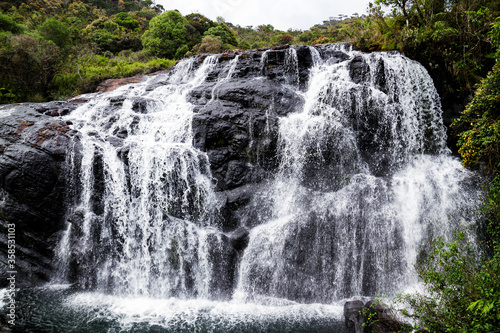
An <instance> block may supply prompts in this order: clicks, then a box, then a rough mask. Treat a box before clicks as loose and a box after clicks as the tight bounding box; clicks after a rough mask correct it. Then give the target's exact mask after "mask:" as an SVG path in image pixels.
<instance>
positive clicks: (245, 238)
mask: <svg viewBox="0 0 500 333" xmlns="http://www.w3.org/2000/svg"><path fill="white" fill-rule="evenodd" d="M229 241H230V243H231V245H232V247H233V248H234V249H235V250H236V251H243V250H244V249H245V248H246V247H247V245H248V242H249V241H250V233H249V231H248V229H247V228H245V227H239V228H238V229H236V230H235V231H233V232H232V233H231V236H230V238H229Z"/></svg>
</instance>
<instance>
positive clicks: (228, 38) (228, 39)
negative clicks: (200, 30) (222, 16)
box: [205, 23, 238, 46]
mask: <svg viewBox="0 0 500 333" xmlns="http://www.w3.org/2000/svg"><path fill="white" fill-rule="evenodd" d="M205 36H210V37H213V38H220V40H221V41H222V43H223V44H229V45H233V46H238V40H237V39H236V36H235V35H234V32H233V31H232V30H231V29H229V27H228V26H227V25H225V24H224V23H222V24H220V25H218V26H216V27H213V28H210V29H208V30H207V31H206V32H205Z"/></svg>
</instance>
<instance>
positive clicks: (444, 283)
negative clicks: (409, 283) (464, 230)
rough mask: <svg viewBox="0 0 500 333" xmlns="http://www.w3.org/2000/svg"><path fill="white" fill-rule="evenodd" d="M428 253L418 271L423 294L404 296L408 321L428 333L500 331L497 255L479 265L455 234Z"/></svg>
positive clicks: (471, 248) (499, 262)
mask: <svg viewBox="0 0 500 333" xmlns="http://www.w3.org/2000/svg"><path fill="white" fill-rule="evenodd" d="M431 245H432V250H431V251H430V253H429V254H428V256H427V257H426V258H425V259H424V260H422V261H421V262H420V263H419V265H418V266H417V271H418V273H419V276H420V278H421V279H422V281H423V283H424V285H425V287H426V291H427V293H425V294H418V295H404V296H401V297H400V298H399V301H401V302H402V303H404V304H405V305H409V306H410V309H411V311H407V310H406V311H404V312H403V314H404V315H405V316H406V317H409V318H412V319H413V320H414V325H413V328H414V329H425V330H427V331H428V332H456V333H483V332H489V331H493V330H495V329H498V328H500V306H498V305H499V304H500V303H499V302H500V252H499V251H497V252H496V253H495V256H494V257H493V258H491V259H489V260H480V259H479V258H480V257H478V256H477V250H476V249H475V247H474V246H473V245H472V244H470V243H469V242H467V241H466V239H465V236H464V234H458V235H457V237H456V239H455V241H453V242H452V243H449V244H445V242H443V240H442V239H438V240H435V241H433V243H432V244H431Z"/></svg>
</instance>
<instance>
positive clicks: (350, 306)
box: [344, 301, 365, 333]
mask: <svg viewBox="0 0 500 333" xmlns="http://www.w3.org/2000/svg"><path fill="white" fill-rule="evenodd" d="M363 309H364V304H363V302H362V301H348V302H346V303H345V304H344V318H345V326H346V328H347V332H348V333H363V332H364V327H363V323H364V322H365V319H364V317H363V315H362V313H361V312H362V310H363Z"/></svg>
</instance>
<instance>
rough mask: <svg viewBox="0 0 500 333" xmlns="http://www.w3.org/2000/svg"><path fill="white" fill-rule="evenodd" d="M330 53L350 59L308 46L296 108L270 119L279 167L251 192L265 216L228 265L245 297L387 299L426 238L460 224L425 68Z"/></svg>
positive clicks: (463, 202)
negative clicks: (237, 259)
mask: <svg viewBox="0 0 500 333" xmlns="http://www.w3.org/2000/svg"><path fill="white" fill-rule="evenodd" d="M329 51H330V52H343V53H345V54H347V55H348V57H349V59H350V61H344V62H340V63H338V62H332V61H330V60H331V59H326V61H325V62H323V61H320V59H319V53H318V52H317V50H315V49H313V50H312V55H313V60H314V66H313V68H312V70H311V74H310V80H309V87H308V89H307V91H306V92H305V93H304V94H303V96H304V99H305V103H304V107H303V109H302V110H300V111H298V112H296V113H293V114H290V115H289V116H288V117H284V118H282V119H281V121H280V127H279V136H280V143H281V144H280V147H281V151H280V153H281V163H280V166H279V169H278V172H277V176H276V178H275V180H274V181H273V183H272V185H271V186H269V187H268V188H267V189H266V190H264V191H262V192H261V193H260V194H259V195H258V197H259V196H260V197H263V198H266V200H265V201H259V204H258V205H266V203H268V202H270V204H268V205H270V208H269V210H270V211H271V213H270V214H269V216H267V218H264V219H263V220H262V221H261V223H262V224H260V225H258V226H257V227H255V228H253V229H252V230H251V232H250V242H249V245H248V247H247V248H246V250H245V253H244V256H243V259H242V261H241V264H240V268H239V280H238V287H237V290H236V293H235V295H237V296H238V297H240V298H241V297H243V299H245V300H250V301H256V302H267V300H268V299H270V298H271V299H289V300H294V301H299V302H306V303H307V302H326V303H329V302H333V301H335V300H339V299H344V298H349V297H352V296H355V295H357V296H363V295H366V296H368V295H370V296H374V295H376V294H377V293H381V292H383V293H385V294H387V295H393V294H395V293H396V292H398V291H401V290H403V289H405V288H406V287H408V286H411V285H413V284H415V283H416V282H417V277H416V273H415V272H414V269H413V267H414V265H415V264H416V260H417V257H418V255H419V254H420V251H421V250H422V248H421V246H423V245H424V244H425V242H426V241H428V240H429V239H430V237H433V236H438V235H440V236H449V235H451V234H452V231H453V230H454V229H455V228H457V227H459V226H460V227H461V228H466V227H467V222H465V221H466V218H467V215H466V213H465V212H466V211H467V209H470V208H471V207H473V206H474V204H473V203H472V202H473V201H474V200H473V199H471V196H470V193H468V192H466V190H464V186H466V185H464V184H463V183H464V182H465V181H466V179H468V178H469V177H470V175H469V173H468V172H467V171H465V170H464V169H463V168H462V167H461V166H460V164H459V162H458V161H457V160H455V159H454V158H452V157H451V156H450V155H449V152H448V150H447V148H446V144H445V129H444V126H443V124H442V120H441V105H440V100H439V96H438V94H437V92H436V90H435V88H434V86H433V83H432V80H431V78H430V77H429V75H428V74H427V72H426V71H425V69H424V68H423V67H422V66H421V65H420V64H418V63H416V62H414V61H411V60H409V59H407V58H405V57H403V56H401V55H400V54H397V53H374V54H362V53H360V52H357V51H352V50H347V49H346V48H345V47H343V45H340V46H339V45H337V46H334V47H332V49H330V50H329ZM361 79H362V80H361ZM472 197H474V196H472ZM471 203H472V205H471Z"/></svg>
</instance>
